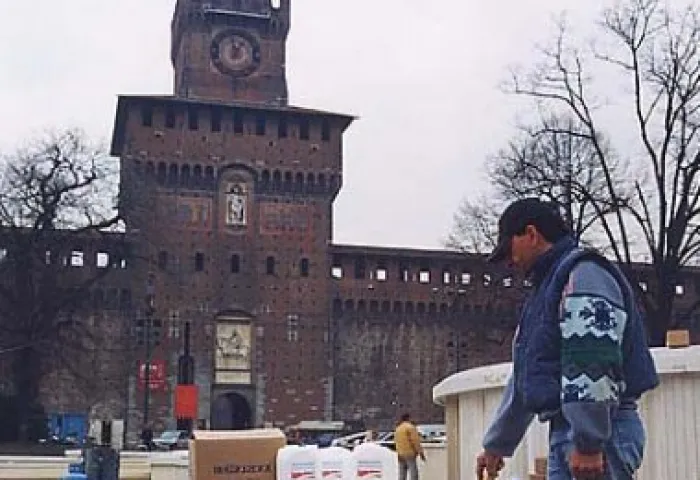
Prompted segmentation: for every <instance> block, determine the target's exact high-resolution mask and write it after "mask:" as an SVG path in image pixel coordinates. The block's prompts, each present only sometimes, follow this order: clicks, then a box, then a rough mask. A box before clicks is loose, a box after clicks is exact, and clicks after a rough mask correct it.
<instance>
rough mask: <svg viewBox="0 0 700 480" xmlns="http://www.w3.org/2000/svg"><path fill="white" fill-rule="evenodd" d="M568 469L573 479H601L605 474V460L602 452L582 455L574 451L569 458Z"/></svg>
mask: <svg viewBox="0 0 700 480" xmlns="http://www.w3.org/2000/svg"><path fill="white" fill-rule="evenodd" d="M569 469H570V470H571V475H573V476H574V478H577V479H581V480H588V479H590V480H595V479H597V478H603V474H604V473H605V460H604V459H603V452H600V453H593V454H584V453H580V452H578V451H577V450H576V449H574V450H573V451H572V452H571V456H570V457H569Z"/></svg>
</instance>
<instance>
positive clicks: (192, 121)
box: [187, 108, 199, 130]
mask: <svg viewBox="0 0 700 480" xmlns="http://www.w3.org/2000/svg"><path fill="white" fill-rule="evenodd" d="M187 126H188V127H189V129H190V130H198V129H199V114H198V112H197V110H196V109H195V108H190V109H189V111H188V112H187Z"/></svg>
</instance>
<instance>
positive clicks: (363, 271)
mask: <svg viewBox="0 0 700 480" xmlns="http://www.w3.org/2000/svg"><path fill="white" fill-rule="evenodd" d="M366 277H367V267H366V265H365V260H364V259H363V258H357V259H355V278H356V279H358V280H362V279H363V278H366Z"/></svg>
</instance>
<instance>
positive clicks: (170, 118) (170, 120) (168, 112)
mask: <svg viewBox="0 0 700 480" xmlns="http://www.w3.org/2000/svg"><path fill="white" fill-rule="evenodd" d="M165 128H175V111H174V110H173V109H172V107H167V108H166V109H165Z"/></svg>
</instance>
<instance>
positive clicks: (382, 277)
mask: <svg viewBox="0 0 700 480" xmlns="http://www.w3.org/2000/svg"><path fill="white" fill-rule="evenodd" d="M386 277H387V273H386V268H384V267H379V268H378V269H377V280H378V281H380V282H386Z"/></svg>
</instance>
